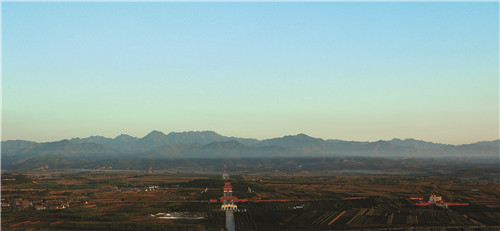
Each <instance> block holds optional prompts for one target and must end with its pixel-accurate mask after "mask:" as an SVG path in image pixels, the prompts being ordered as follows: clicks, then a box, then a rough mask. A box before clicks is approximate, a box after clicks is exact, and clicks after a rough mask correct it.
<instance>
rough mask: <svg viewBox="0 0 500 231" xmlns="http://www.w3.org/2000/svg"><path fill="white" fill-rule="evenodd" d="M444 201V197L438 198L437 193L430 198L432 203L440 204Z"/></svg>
mask: <svg viewBox="0 0 500 231" xmlns="http://www.w3.org/2000/svg"><path fill="white" fill-rule="evenodd" d="M442 201H443V198H442V197H438V196H436V194H435V193H431V196H430V197H429V202H430V203H440V202H442Z"/></svg>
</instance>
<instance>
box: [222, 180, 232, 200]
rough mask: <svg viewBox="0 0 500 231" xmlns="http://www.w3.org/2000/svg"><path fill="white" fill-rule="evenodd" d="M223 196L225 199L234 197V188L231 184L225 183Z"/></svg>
mask: <svg viewBox="0 0 500 231" xmlns="http://www.w3.org/2000/svg"><path fill="white" fill-rule="evenodd" d="M223 195H224V196H225V197H232V196H233V186H232V185H231V182H224V188H223Z"/></svg>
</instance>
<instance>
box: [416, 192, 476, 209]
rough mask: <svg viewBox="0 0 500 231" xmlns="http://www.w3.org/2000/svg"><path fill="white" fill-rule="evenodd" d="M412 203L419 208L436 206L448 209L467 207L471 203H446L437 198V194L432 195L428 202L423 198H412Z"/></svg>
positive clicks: (439, 197) (441, 198)
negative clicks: (449, 207)
mask: <svg viewBox="0 0 500 231" xmlns="http://www.w3.org/2000/svg"><path fill="white" fill-rule="evenodd" d="M410 200H411V201H413V204H414V205H418V206H429V205H436V206H440V207H443V208H448V206H467V205H469V203H459V202H446V201H444V200H443V197H441V196H437V195H436V194H435V193H431V196H430V197H429V199H428V200H425V199H424V198H423V197H411V198H410Z"/></svg>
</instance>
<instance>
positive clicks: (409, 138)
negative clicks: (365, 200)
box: [1, 129, 500, 146]
mask: <svg viewBox="0 0 500 231" xmlns="http://www.w3.org/2000/svg"><path fill="white" fill-rule="evenodd" d="M152 132H161V133H162V134H164V135H169V134H171V133H189V132H195V133H196V132H198V133H201V132H214V133H216V134H218V135H220V136H224V137H227V138H238V139H254V140H257V141H264V140H269V139H275V138H284V137H287V136H298V135H306V136H308V137H311V138H315V139H321V140H324V141H328V140H339V141H347V142H369V143H373V142H379V141H391V140H395V139H398V140H416V141H424V142H430V143H435V144H445V145H454V146H455V145H467V144H474V143H479V142H485V141H486V142H487V141H500V137H499V138H496V139H492V140H478V141H475V142H470V143H461V144H449V143H440V142H436V141H428V140H421V139H416V138H413V137H407V138H399V137H393V138H391V139H377V140H372V141H368V140H345V139H342V138H323V137H314V136H310V135H308V134H306V133H304V132H300V133H297V134H288V135H283V136H278V137H271V138H265V139H257V138H251V137H237V136H226V135H222V134H220V133H218V132H216V131H213V130H191V131H170V132H169V133H165V132H163V131H159V130H156V129H154V130H152V131H150V132H148V133H147V134H146V135H144V136H143V137H139V136H133V135H129V134H126V133H121V134H119V135H116V136H114V137H108V136H103V135H90V136H83V137H79V136H78V137H71V138H63V139H60V140H52V141H36V140H27V139H9V140H3V139H2V140H1V142H6V141H16V140H18V141H31V142H36V143H50V142H59V141H63V140H72V139H85V138H90V137H103V138H108V139H115V138H117V137H118V136H121V135H127V136H131V137H134V138H137V139H142V138H144V137H146V136H148V135H149V134H151V133H152Z"/></svg>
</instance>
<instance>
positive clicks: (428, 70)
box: [1, 1, 500, 144]
mask: <svg viewBox="0 0 500 231" xmlns="http://www.w3.org/2000/svg"><path fill="white" fill-rule="evenodd" d="M1 4H2V140H12V139H23V140H33V141H38V142H45V141H55V140H61V139H65V138H73V137H88V136H91V135H103V136H106V137H115V136H117V135H120V134H122V133H125V134H129V135H132V136H137V137H142V136H144V135H146V134H147V133H149V132H150V131H152V130H159V131H163V132H165V133H168V132H171V131H176V132H180V131H203V130H212V131H216V132H218V133H220V134H222V135H226V136H237V137H247V138H257V139H266V138H273V137H281V136H284V135H293V134H298V133H305V134H308V135H310V136H313V137H320V138H324V139H343V140H358V141H376V140H387V139H392V138H402V139H404V138H415V139H421V140H426V141H433V142H440V143H447V144H463V143H472V142H476V141H481V140H494V139H498V138H499V63H500V62H499V3H498V2H425V3H422V2H420V3H419V2H356V3H348V2H312V3H311V2H309V3H307V2H274V3H263V2H217V3H213V2H212V3H209V2H189V3H181V2H148V3H143V2H90V3H89V2H87V3H85V2H5V1H3V2H2V3H1Z"/></svg>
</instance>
